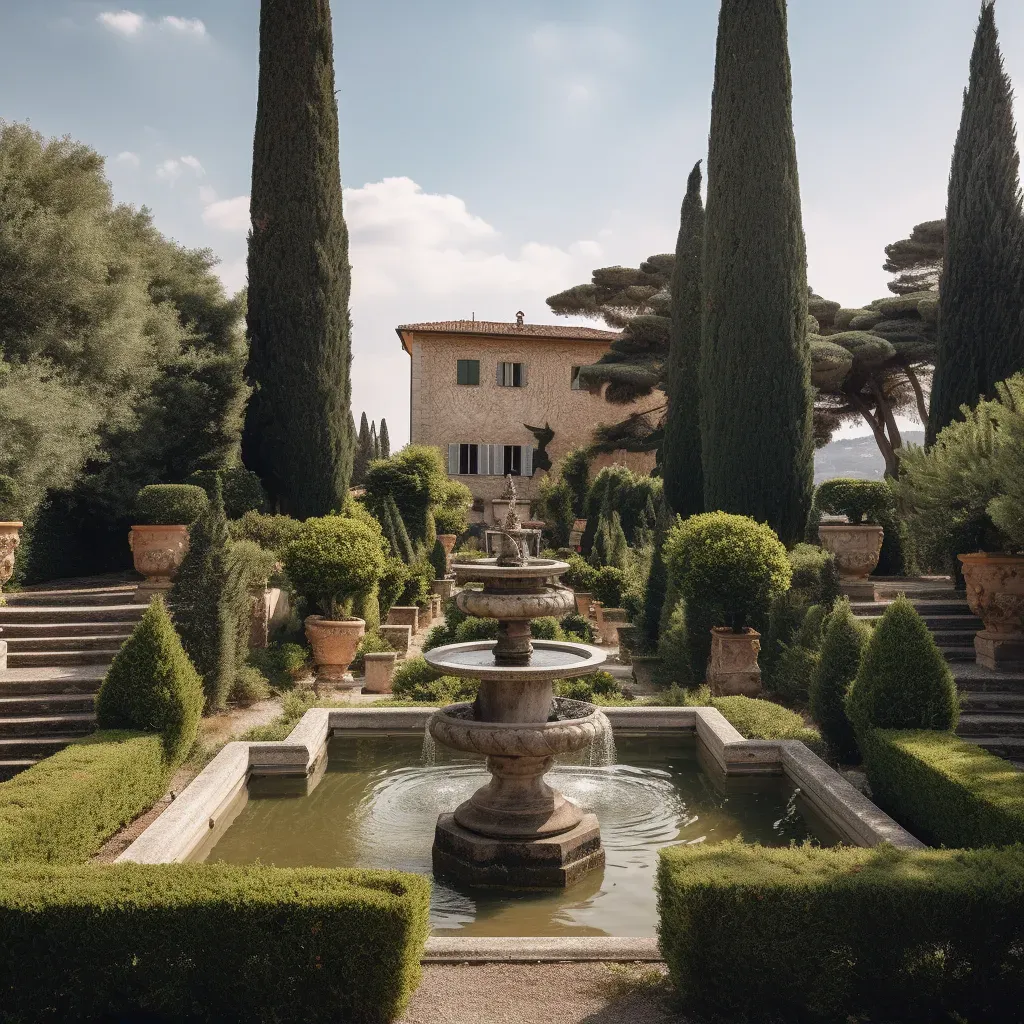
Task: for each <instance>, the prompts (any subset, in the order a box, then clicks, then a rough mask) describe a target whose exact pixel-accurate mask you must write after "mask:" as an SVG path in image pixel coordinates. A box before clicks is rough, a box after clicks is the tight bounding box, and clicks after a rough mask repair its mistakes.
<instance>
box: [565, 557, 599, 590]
mask: <svg viewBox="0 0 1024 1024" xmlns="http://www.w3.org/2000/svg"><path fill="white" fill-rule="evenodd" d="M566 562H567V563H568V565H569V571H568V572H567V573H566V574H565V575H564V576H563V577H562V582H563V583H564V584H565V585H566V586H567V587H572V589H573V590H576V591H579V592H580V593H581V594H592V593H593V592H594V583H595V581H596V580H597V570H596V569H595V568H594V567H593V566H592V565H591V564H590V563H589V562H588V561H587V560H586V559H585V558H583V556H582V555H577V554H572V555H570V556H569V557H568V558H567V559H566Z"/></svg>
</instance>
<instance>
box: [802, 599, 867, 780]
mask: <svg viewBox="0 0 1024 1024" xmlns="http://www.w3.org/2000/svg"><path fill="white" fill-rule="evenodd" d="M870 636H871V629H870V627H869V626H868V625H867V624H866V623H864V622H861V621H860V620H859V619H858V618H856V616H855V615H854V614H853V610H852V609H851V608H850V602H849V600H848V599H846V598H843V599H842V600H840V601H839V602H838V603H837V604H836V606H835V608H833V609H832V612H831V613H830V614H829V616H828V618H827V619H826V620H825V629H824V633H823V635H822V641H821V651H820V653H819V658H818V665H817V668H816V669H815V671H814V675H813V676H812V678H811V702H810V710H811V715H812V717H813V718H814V720H815V722H817V723H818V726H819V728H820V729H821V734H822V735H823V736H824V737H825V740H826V741H827V742H828V745H829V747H830V749H831V750H832V752H833V753H834V754H835V756H836V757H837V758H838V759H839V760H840V761H843V762H853V761H855V760H856V759H857V756H858V750H857V739H856V736H855V735H854V732H853V727H852V726H851V725H850V720H849V718H847V717H846V694H847V692H848V691H849V689H850V684H851V683H852V682H853V680H854V678H855V677H856V675H857V670H858V669H859V668H860V659H861V655H862V654H863V652H864V647H865V646H866V644H867V642H868V639H869V638H870Z"/></svg>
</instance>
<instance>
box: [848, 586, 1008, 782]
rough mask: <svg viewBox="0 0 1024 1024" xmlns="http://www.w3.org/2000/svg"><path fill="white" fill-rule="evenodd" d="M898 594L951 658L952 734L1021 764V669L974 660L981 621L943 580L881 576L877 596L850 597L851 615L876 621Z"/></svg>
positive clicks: (965, 600)
mask: <svg viewBox="0 0 1024 1024" xmlns="http://www.w3.org/2000/svg"><path fill="white" fill-rule="evenodd" d="M897 594H906V596H907V597H908V598H909V599H910V600H911V601H912V602H913V605H914V607H915V608H916V609H917V611H918V613H919V614H920V615H921V617H922V618H923V619H924V621H925V624H926V625H927V626H928V628H929V629H930V630H931V631H932V635H933V636H934V637H935V642H936V643H937V644H938V647H939V650H940V651H942V653H943V654H944V655H945V657H946V660H947V661H948V662H949V663H950V668H951V669H952V671H953V678H954V679H955V680H956V685H957V689H958V690H959V691H960V696H961V701H962V711H961V714H960V724H959V726H958V727H957V734H958V735H960V736H962V737H963V738H964V739H966V740H969V741H970V742H972V743H976V744H978V746H980V747H984V748H985V749H986V750H990V751H991V752H992V753H994V754H998V755H999V756H1000V757H1005V758H1008V759H1009V760H1011V761H1013V762H1014V763H1016V764H1018V765H1024V670H1022V671H1012V670H1011V671H1007V670H993V669H987V668H984V667H983V666H981V665H978V664H977V663H976V662H975V658H974V634H975V633H976V632H977V631H978V630H980V629H981V628H982V623H981V620H980V619H978V618H977V617H976V616H974V614H973V613H972V612H971V610H970V608H969V607H968V605H967V599H966V597H965V596H964V594H963V593H962V592H960V591H957V590H954V589H953V587H952V586H951V584H950V581H949V580H948V579H944V578H924V579H907V580H880V581H878V583H877V584H876V586H875V598H876V600H875V601H872V602H854V603H853V605H852V607H853V611H854V614H855V615H857V616H858V617H859V618H863V619H865V620H866V621H877V620H878V619H879V618H881V616H882V614H883V613H884V612H885V609H886V608H887V607H888V605H889V602H890V601H892V599H893V598H894V597H896V595H897Z"/></svg>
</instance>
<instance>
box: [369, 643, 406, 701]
mask: <svg viewBox="0 0 1024 1024" xmlns="http://www.w3.org/2000/svg"><path fill="white" fill-rule="evenodd" d="M397 658H398V654H397V653H396V652H395V651H383V652H381V653H379V654H364V655H363V661H364V662H365V665H366V669H365V672H364V673H363V691H364V692H365V693H390V692H391V677H392V676H393V675H394V673H395V661H396V659H397Z"/></svg>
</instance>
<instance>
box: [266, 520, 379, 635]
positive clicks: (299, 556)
mask: <svg viewBox="0 0 1024 1024" xmlns="http://www.w3.org/2000/svg"><path fill="white" fill-rule="evenodd" d="M285 569H286V570H287V572H288V578H289V579H290V580H291V581H292V585H293V586H294V587H295V589H296V591H298V593H299V595H300V596H301V597H302V598H303V599H304V600H305V601H306V602H307V603H308V604H309V605H313V606H315V607H316V608H318V609H319V610H320V611H321V612H322V613H323V614H325V615H328V616H339V615H344V614H348V613H349V609H350V608H351V606H352V601H353V599H354V598H355V596H356V595H357V594H361V593H365V592H367V591H368V590H370V589H371V588H372V587H374V586H375V585H376V584H377V583H379V582H380V578H381V575H382V574H383V572H384V552H383V551H382V550H381V543H380V537H379V536H378V535H375V534H374V532H373V530H371V529H370V528H369V527H368V526H367V525H366V524H365V523H361V522H359V521H358V520H357V519H346V518H344V517H342V516H325V517H323V518H321V519H307V520H306V521H305V523H303V524H302V531H301V533H300V534H299V536H298V537H297V538H296V539H295V540H293V541H292V542H291V544H289V545H288V548H287V550H286V552H285Z"/></svg>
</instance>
